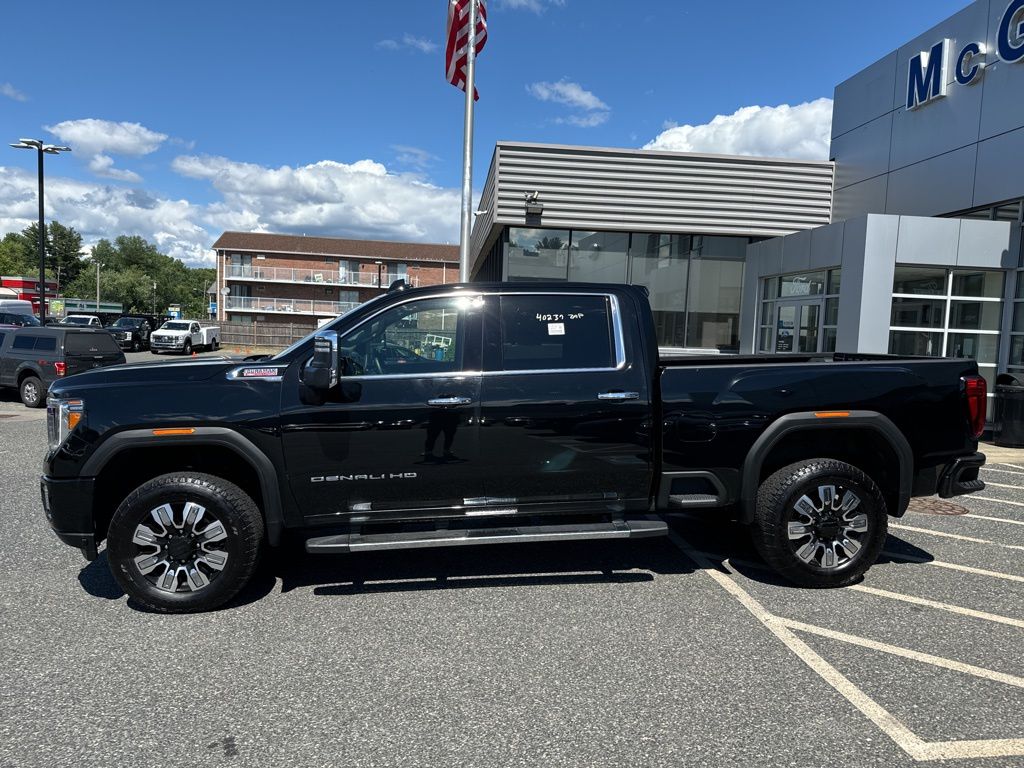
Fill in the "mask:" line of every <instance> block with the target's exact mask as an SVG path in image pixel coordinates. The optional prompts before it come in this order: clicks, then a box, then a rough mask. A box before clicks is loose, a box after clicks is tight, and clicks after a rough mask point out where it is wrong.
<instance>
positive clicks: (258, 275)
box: [225, 264, 419, 288]
mask: <svg viewBox="0 0 1024 768" xmlns="http://www.w3.org/2000/svg"><path fill="white" fill-rule="evenodd" d="M226 269H227V272H226V274H225V277H226V278H227V279H228V280H257V281H260V282H266V283H311V284H314V285H339V286H342V287H347V286H351V287H355V288H387V287H388V286H389V285H391V283H393V282H394V281H395V280H405V282H406V283H407V284H408V285H409V287H410V288H416V287H418V286H419V278H416V277H409V276H408V275H403V274H399V273H398V272H382V273H381V277H380V282H379V283H378V282H377V273H376V272H358V271H356V270H342V271H340V272H336V271H334V272H332V271H331V270H326V269H292V268H291V267H260V266H256V265H253V266H242V265H240V264H228V265H227V267H226Z"/></svg>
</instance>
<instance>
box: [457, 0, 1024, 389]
mask: <svg viewBox="0 0 1024 768" xmlns="http://www.w3.org/2000/svg"><path fill="white" fill-rule="evenodd" d="M830 154H831V157H830V161H829V162H805V161H797V160H786V159H773V158H756V157H735V156H722V155H696V154H686V153H669V152H655V151H646V150H620V149H605V148H590V147H573V146H554V145H539V144H524V143H509V142H501V143H499V144H498V145H497V146H496V148H495V151H494V155H493V159H492V161H491V166H490V170H489V173H488V175H487V180H486V182H485V186H484V189H483V194H482V198H481V202H480V205H479V208H480V209H481V212H480V213H479V215H478V217H477V220H476V224H475V226H474V229H473V241H472V257H471V258H472V265H471V274H472V276H473V279H474V280H492V279H495V280H496V279H504V280H565V281H600V282H628V283H633V284H638V285H645V286H647V287H648V289H649V290H650V293H651V303H652V308H653V310H654V313H655V321H656V326H657V332H658V338H659V343H660V344H662V345H663V346H672V347H696V348H702V349H717V350H719V351H722V352H745V353H763V354H777V353H817V352H830V351H833V350H839V351H846V352H871V353H885V352H894V353H900V354H919V355H933V356H968V357H973V358H975V359H976V360H977V361H978V364H979V367H980V368H981V370H982V373H983V374H984V375H985V376H986V378H987V379H988V380H989V385H990V391H991V386H992V384H993V383H994V379H995V375H996V373H997V372H1000V371H1007V370H1008V371H1011V372H1014V371H1019V372H1022V373H1024V276H1022V274H1021V271H1022V270H1021V268H1022V267H1024V263H1022V252H1021V251H1022V249H1021V240H1022V238H1021V229H1022V218H1021V216H1022V210H1021V209H1022V200H1024V0H1012V2H1011V1H1010V0H977V2H974V3H972V4H971V5H969V6H967V7H966V8H964V9H963V10H962V11H960V12H959V13H957V14H955V15H953V16H952V17H950V18H948V19H946V20H945V21H943V22H941V23H940V24H937V25H936V26H934V27H932V28H931V29H929V30H927V31H926V32H924V33H923V34H921V35H919V36H918V37H916V38H914V39H913V40H911V41H909V42H907V43H906V44H905V45H903V46H901V47H900V48H899V49H897V50H895V51H892V52H891V53H889V54H888V55H886V56H884V57H883V58H882V59H880V60H878V61H877V62H875V63H874V64H871V65H870V66H869V67H867V68H865V69H864V70H862V71H861V72H859V73H857V74H855V75H853V76H852V77H851V78H849V79H848V80H846V81H844V82H843V83H841V84H839V85H838V86H836V89H835V95H834V104H833V119H832V141H831V153H830Z"/></svg>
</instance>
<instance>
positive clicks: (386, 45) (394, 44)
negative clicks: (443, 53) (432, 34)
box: [374, 32, 438, 53]
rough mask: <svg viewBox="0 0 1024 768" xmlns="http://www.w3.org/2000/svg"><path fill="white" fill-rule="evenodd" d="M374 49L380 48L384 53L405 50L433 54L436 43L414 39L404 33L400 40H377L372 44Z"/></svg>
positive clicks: (413, 36) (421, 38)
mask: <svg viewBox="0 0 1024 768" xmlns="http://www.w3.org/2000/svg"><path fill="white" fill-rule="evenodd" d="M374 47H375V48H380V49H382V50H385V51H397V50H401V49H402V48H405V49H407V50H410V51H418V52H419V53H433V52H434V51H436V50H437V49H438V45H437V43H435V42H433V41H432V40H428V39H427V38H425V37H416V35H411V34H409V33H408V32H406V33H405V34H404V35H402V39H401V40H390V39H389V40H379V41H377V42H376V43H375V44H374Z"/></svg>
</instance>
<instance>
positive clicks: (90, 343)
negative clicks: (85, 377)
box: [64, 331, 124, 376]
mask: <svg viewBox="0 0 1024 768" xmlns="http://www.w3.org/2000/svg"><path fill="white" fill-rule="evenodd" d="M64 359H65V362H66V363H67V366H68V368H67V374H66V375H68V376H72V375H74V374H76V373H82V372H83V371H89V370H92V369H93V368H101V367H103V366H105V365H118V364H120V363H123V362H124V353H123V352H121V348H120V347H118V346H117V342H116V341H114V337H113V336H111V335H110V334H109V333H107V332H106V331H92V332H90V331H68V332H67V334H66V335H65V336H64Z"/></svg>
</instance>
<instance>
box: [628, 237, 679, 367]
mask: <svg viewBox="0 0 1024 768" xmlns="http://www.w3.org/2000/svg"><path fill="white" fill-rule="evenodd" d="M629 255H630V260H631V262H632V264H631V275H630V282H631V283H633V284H634V285H643V286H646V287H647V290H648V292H649V293H650V300H651V310H652V312H653V315H654V327H655V329H656V333H657V336H658V344H660V345H661V346H665V347H683V346H685V345H686V281H687V278H688V277H689V274H690V238H689V236H688V235H653V234H644V233H639V232H634V233H633V237H632V241H631V243H630V248H629Z"/></svg>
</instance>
